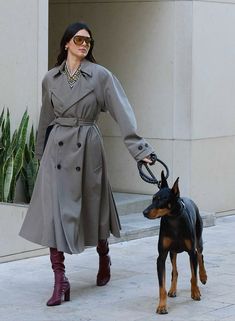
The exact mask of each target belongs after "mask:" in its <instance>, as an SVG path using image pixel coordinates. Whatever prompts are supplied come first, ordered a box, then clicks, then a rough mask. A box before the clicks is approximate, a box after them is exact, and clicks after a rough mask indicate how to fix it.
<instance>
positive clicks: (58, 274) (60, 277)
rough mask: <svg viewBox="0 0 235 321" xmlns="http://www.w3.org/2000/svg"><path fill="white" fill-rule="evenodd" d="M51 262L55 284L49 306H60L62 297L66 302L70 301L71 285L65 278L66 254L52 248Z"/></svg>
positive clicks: (48, 302)
mask: <svg viewBox="0 0 235 321" xmlns="http://www.w3.org/2000/svg"><path fill="white" fill-rule="evenodd" d="M50 260H51V265H52V270H53V272H54V278H55V284H54V291H53V294H52V296H51V298H50V299H49V300H48V301H47V305H48V306H54V305H60V304H61V301H62V297H63V296H64V301H70V284H69V281H68V279H67V278H66V276H65V266H64V253H63V252H59V251H57V249H54V248H50Z"/></svg>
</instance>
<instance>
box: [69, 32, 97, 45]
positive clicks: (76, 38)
mask: <svg viewBox="0 0 235 321" xmlns="http://www.w3.org/2000/svg"><path fill="white" fill-rule="evenodd" d="M84 41H85V43H86V45H87V46H89V45H91V44H92V43H93V41H94V40H93V39H92V38H90V37H85V36H79V35H77V36H74V37H73V42H74V43H75V45H76V46H81V45H82V44H83V43H84Z"/></svg>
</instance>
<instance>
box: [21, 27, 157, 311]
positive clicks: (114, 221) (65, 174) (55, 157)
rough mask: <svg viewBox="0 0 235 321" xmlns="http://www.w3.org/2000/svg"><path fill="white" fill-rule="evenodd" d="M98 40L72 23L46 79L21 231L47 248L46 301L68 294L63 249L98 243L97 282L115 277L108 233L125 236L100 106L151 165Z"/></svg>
mask: <svg viewBox="0 0 235 321" xmlns="http://www.w3.org/2000/svg"><path fill="white" fill-rule="evenodd" d="M93 45H94V41H93V38H92V34H91V31H90V30H89V28H88V27H87V26H86V25H85V24H82V23H74V24H72V25H70V26H69V27H68V28H67V29H66V31H65V33H64V35H63V37H62V40H61V44H60V54H59V56H58V59H57V64H56V67H55V68H53V69H51V70H50V71H48V72H47V74H46V76H45V77H44V79H43V83H42V109H41V114H40V120H39V128H38V135H37V143H36V155H37V157H38V159H39V160H40V168H39V172H38V176H37V181H36V184H35V188H34V193H33V196H32V199H31V203H30V205H29V209H28V212H27V216H26V218H25V220H24V223H23V226H22V228H21V231H20V235H21V236H22V237H24V238H26V239H27V240H29V241H32V242H35V243H38V244H41V245H43V246H48V247H49V248H50V259H51V264H52V269H53V271H54V277H55V286H54V291H53V294H52V297H51V298H50V300H49V301H48V302H47V305H48V306H53V305H59V304H61V300H62V297H63V296H64V300H65V301H68V300H69V299H70V284H69V281H68V279H67V278H66V277H65V266H64V252H66V253H69V254H73V253H80V252H82V251H83V250H84V249H85V247H86V246H95V245H97V252H98V254H99V271H98V274H97V285H98V286H103V285H105V284H107V282H108V281H109V279H110V265H111V262H110V257H109V255H108V252H109V247H108V241H107V239H108V237H109V236H110V232H111V233H112V234H113V235H114V236H116V237H120V228H121V227H120V222H119V218H118V214H117V210H116V206H115V203H114V200H113V195H112V191H111V188H110V185H109V180H108V176H107V165H106V160H105V154H104V149H103V142H102V137H101V134H100V132H99V129H98V127H97V125H96V121H97V119H98V116H99V114H100V112H101V111H109V112H110V114H111V115H112V117H113V118H114V119H115V120H116V121H117V123H118V124H119V126H120V130H121V133H122V136H123V140H124V142H125V144H126V146H127V148H128V150H129V152H130V153H131V155H132V156H133V157H134V159H135V160H136V161H139V160H144V161H145V162H149V163H151V157H149V155H150V154H151V153H153V149H152V147H151V146H150V145H149V144H148V143H147V142H146V141H145V140H144V139H143V138H141V137H139V136H137V134H136V121H135V117H134V114H133V111H132V109H131V106H130V104H129V102H128V100H127V97H126V95H125V93H124V91H123V89H122V87H121V85H120V83H119V82H118V80H117V79H116V78H115V76H113V75H112V73H111V72H109V71H108V70H107V69H105V68H104V67H102V66H100V65H98V64H97V63H96V62H95V59H94V57H93V54H92V49H93Z"/></svg>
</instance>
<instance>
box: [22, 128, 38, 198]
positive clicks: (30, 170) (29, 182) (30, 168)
mask: <svg viewBox="0 0 235 321" xmlns="http://www.w3.org/2000/svg"><path fill="white" fill-rule="evenodd" d="M38 168H39V162H38V160H37V159H36V157H35V135H34V129H33V126H32V128H31V132H30V136H29V143H28V144H26V145H25V150H24V163H23V167H22V169H21V179H22V182H23V185H24V192H25V198H26V201H27V202H28V203H29V202H30V199H31V196H32V193H33V188H34V184H35V181H36V177H37V173H38Z"/></svg>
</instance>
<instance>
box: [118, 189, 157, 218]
mask: <svg viewBox="0 0 235 321" xmlns="http://www.w3.org/2000/svg"><path fill="white" fill-rule="evenodd" d="M114 199H115V202H116V205H117V210H118V214H119V215H120V216H122V215H127V214H130V213H141V212H143V210H144V209H145V208H146V207H147V206H149V205H150V203H151V202H152V195H145V194H131V193H114Z"/></svg>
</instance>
